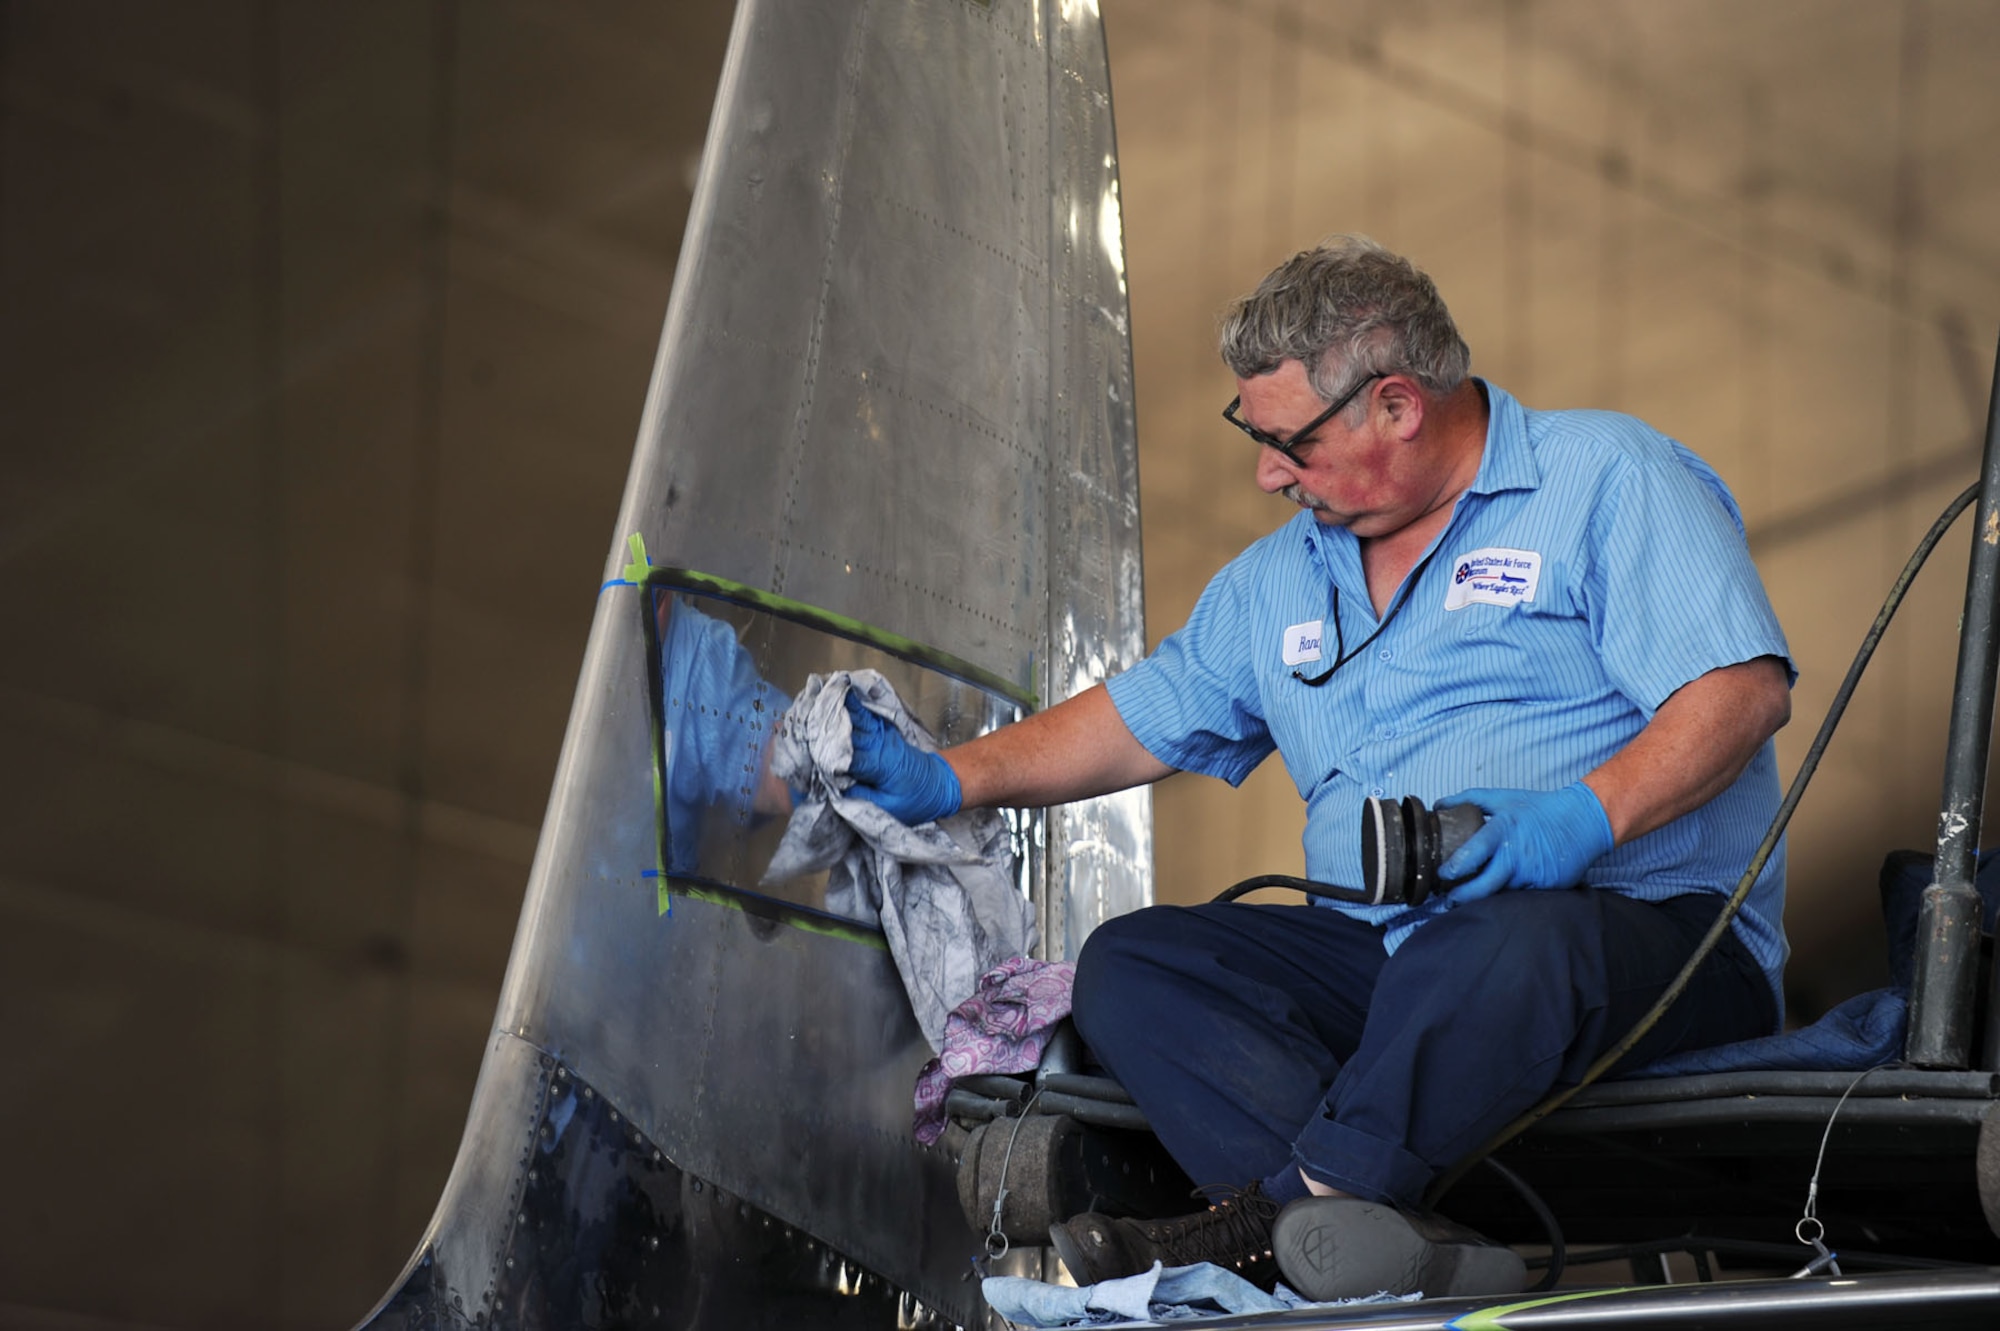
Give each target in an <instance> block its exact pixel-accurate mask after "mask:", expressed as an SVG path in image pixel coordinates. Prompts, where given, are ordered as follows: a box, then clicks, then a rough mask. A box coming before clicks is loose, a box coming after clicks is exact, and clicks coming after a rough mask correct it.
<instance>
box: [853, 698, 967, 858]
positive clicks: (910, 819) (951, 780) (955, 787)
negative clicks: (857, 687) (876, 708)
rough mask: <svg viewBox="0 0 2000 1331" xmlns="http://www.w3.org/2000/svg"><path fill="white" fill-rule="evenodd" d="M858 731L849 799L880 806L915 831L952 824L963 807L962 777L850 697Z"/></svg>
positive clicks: (855, 727) (855, 731) (942, 760)
mask: <svg viewBox="0 0 2000 1331" xmlns="http://www.w3.org/2000/svg"><path fill="white" fill-rule="evenodd" d="M846 701H847V715H848V719H849V720H850V721H852V722H853V725H854V757H853V760H852V761H851V762H849V763H848V766H847V774H848V775H849V776H851V777H853V778H854V784H853V785H851V786H849V787H848V789H847V793H848V794H850V795H852V796H854V797H855V798H857V799H864V800H867V801H868V802H869V803H870V804H873V805H876V806H878V807H879V808H881V809H882V810H883V811H884V812H886V813H888V814H889V815H890V816H891V817H893V818H894V819H896V821H897V822H900V823H903V824H905V825H907V826H911V827H914V826H916V825H917V824H919V823H930V822H936V821H937V820H938V819H940V818H948V817H950V816H951V815H952V814H954V813H957V812H958V811H959V809H960V808H961V807H963V806H964V803H965V796H964V793H963V792H962V791H961V790H960V788H959V784H958V773H956V772H954V771H953V770H952V768H951V764H950V763H948V762H946V761H945V760H944V759H943V758H941V757H939V756H938V755H937V754H935V753H925V752H923V751H922V750H921V749H919V748H917V747H916V746H915V745H913V744H911V743H910V742H909V741H908V740H906V739H904V738H903V736H902V733H901V732H900V731H898V730H897V729H896V727H895V726H893V725H891V724H890V723H889V722H887V721H885V720H883V719H882V718H881V717H879V716H877V715H876V714H875V713H873V712H871V711H869V710H868V709H867V708H866V707H865V706H863V705H862V704H861V703H860V702H859V701H858V700H856V698H855V697H854V695H853V694H851V693H850V694H849V695H847V699H846Z"/></svg>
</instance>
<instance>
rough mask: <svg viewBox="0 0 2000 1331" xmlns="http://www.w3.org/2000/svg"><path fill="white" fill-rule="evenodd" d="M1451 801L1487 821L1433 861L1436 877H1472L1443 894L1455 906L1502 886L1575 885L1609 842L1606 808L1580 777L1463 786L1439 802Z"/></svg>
mask: <svg viewBox="0 0 2000 1331" xmlns="http://www.w3.org/2000/svg"><path fill="white" fill-rule="evenodd" d="M1457 804H1471V805H1475V806H1476V807H1478V808H1479V809H1481V810H1483V811H1484V812H1485V814H1486V826H1484V827H1482V828H1480V829H1479V830H1478V831H1477V832H1474V833H1473V834H1472V839H1471V840H1469V841H1467V842H1466V843H1465V844H1464V845H1462V846H1460V847H1459V848H1458V853H1457V854H1455V855H1453V856H1452V857H1451V858H1450V859H1448V860H1446V861H1445V862H1444V863H1443V864H1441V865H1439V866H1438V877H1440V878H1445V879H1452V878H1462V877H1465V876H1466V875H1467V874H1471V875H1472V876H1471V877H1470V878H1469V879H1467V880H1466V881H1465V882H1463V883H1460V884H1458V885H1457V886H1455V887H1453V888H1452V889H1451V893H1450V896H1449V897H1448V898H1447V899H1448V900H1449V901H1451V902H1453V903H1455V904H1459V905H1463V904H1464V903H1466V902H1469V901H1479V900H1481V899H1483V898H1485V897H1490V896H1492V895H1493V894H1494V893H1495V892H1498V891H1500V890H1501V889H1502V888H1508V887H1575V886H1576V885H1577V884H1578V883H1580V882H1582V881H1583V874H1584V870H1586V869H1588V868H1589V867H1590V866H1591V865H1592V864H1593V863H1594V862H1595V861H1596V859H1597V857H1598V856H1600V855H1602V854H1603V853H1604V852H1605V851H1607V850H1610V849H1611V845H1612V842H1613V841H1614V840H1615V838H1614V837H1613V836H1612V834H1611V820H1610V819H1609V818H1608V817H1606V816H1605V813H1604V806H1603V805H1602V804H1600V803H1598V800H1597V795H1596V793H1595V792H1594V791H1592V790H1591V788H1590V787H1589V786H1586V785H1584V784H1583V782H1581V781H1576V782H1572V783H1571V784H1569V785H1567V786H1564V787H1563V788H1562V789H1561V790H1467V791H1463V792H1461V793H1459V794H1457V795H1452V796H1450V797H1448V798H1446V799H1441V800H1439V801H1438V802H1437V807H1438V808H1440V809H1448V808H1451V807H1452V806H1453V805H1457ZM1474 870H1478V872H1477V873H1474V872H1473V871H1474Z"/></svg>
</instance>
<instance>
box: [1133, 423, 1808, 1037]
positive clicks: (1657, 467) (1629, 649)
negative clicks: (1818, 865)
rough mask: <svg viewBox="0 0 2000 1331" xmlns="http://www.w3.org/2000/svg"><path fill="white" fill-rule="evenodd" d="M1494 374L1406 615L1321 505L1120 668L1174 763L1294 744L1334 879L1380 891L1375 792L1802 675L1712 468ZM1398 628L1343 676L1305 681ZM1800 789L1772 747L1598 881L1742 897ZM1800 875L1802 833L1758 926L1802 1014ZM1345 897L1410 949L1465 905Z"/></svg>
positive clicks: (1505, 765)
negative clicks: (1717, 685) (1473, 444)
mask: <svg viewBox="0 0 2000 1331" xmlns="http://www.w3.org/2000/svg"><path fill="white" fill-rule="evenodd" d="M1482 386H1483V387H1484V390H1485V393H1486V397H1487V401H1488V405H1489V408H1490V416H1489V423H1488V427H1487V435H1486V447H1485V452H1484V454H1483V456H1482V458H1481V461H1480V467H1479V472H1478V476H1477V478H1476V479H1475V480H1474V482H1473V484H1472V485H1471V487H1470V488H1469V489H1468V490H1467V491H1466V493H1465V494H1464V495H1463V496H1461V497H1460V499H1459V501H1458V504H1457V507H1456V509H1455V510H1454V512H1453V515H1452V517H1451V520H1450V522H1449V523H1448V524H1447V526H1446V527H1445V529H1444V530H1443V531H1442V532H1441V533H1440V534H1439V535H1438V537H1437V539H1436V540H1435V541H1434V542H1433V543H1432V545H1431V547H1430V548H1429V550H1428V551H1427V552H1426V553H1425V555H1424V556H1423V557H1422V558H1421V559H1420V560H1419V562H1418V563H1417V564H1416V565H1415V566H1414V567H1413V568H1412V570H1411V572H1410V573H1409V574H1408V575H1407V577H1406V578H1405V580H1404V585H1403V586H1402V587H1400V588H1399V589H1398V590H1397V592H1396V595H1395V597H1394V598H1392V600H1391V601H1390V603H1389V605H1390V607H1391V610H1390V616H1392V617H1385V619H1378V617H1377V615H1376V613H1375V610H1374V607H1373V604H1372V603H1371V601H1370V599H1369V595H1368V590H1367V584H1366V582H1365V580H1364V578H1363V575H1362V566H1361V550H1360V545H1359V542H1358V541H1357V540H1356V538H1355V537H1354V535H1353V534H1352V533H1351V532H1349V531H1347V530H1346V529H1345V528H1340V527H1334V526H1329V525H1327V524H1323V523H1320V522H1318V521H1317V520H1316V519H1315V518H1314V517H1313V515H1312V514H1311V513H1310V512H1304V511H1301V512H1300V513H1299V514H1298V515H1297V516H1296V517H1294V518H1293V519H1292V520H1291V521H1290V522H1288V523H1286V524H1285V525H1284V526H1283V527H1281V528H1279V529H1278V530H1277V531H1275V532H1273V533H1271V534H1270V535H1269V536H1266V537H1264V538H1263V539H1262V540H1260V541H1258V542H1256V543H1255V544H1254V545H1252V546H1251V547H1250V548H1249V549H1247V550H1245V551H1244V552H1243V553H1242V554H1241V555H1239V556H1237V557H1236V558H1235V559H1234V560H1232V561H1231V562H1230V563H1229V564H1228V565H1227V566H1225V567H1224V568H1223V569H1222V571H1221V572H1220V573H1218V574H1217V575H1216V576H1215V578H1214V579H1213V580H1212V581H1211V582H1210V583H1209V585H1208V587H1207V589H1206V590H1205V591H1204V592H1203V593H1202V596H1201V599H1200V600H1199V602H1197V604H1196V606H1195V609H1194V613H1193V614H1192V615H1191V616H1190V617H1189V619H1188V622H1187V625H1186V626H1185V627H1184V628H1182V629H1181V630H1179V631H1178V632H1176V633H1174V634H1172V635H1171V636H1169V637H1168V638H1167V639H1166V640H1165V641H1163V642H1162V643H1161V644H1160V645H1159V647H1158V648H1157V649H1156V650H1155V651H1154V652H1153V653H1152V654H1151V655H1150V656H1148V657H1147V658H1146V659H1145V660H1144V661H1141V662H1140V663H1139V664H1137V665H1136V666H1134V667H1133V668H1132V669H1131V670H1129V671H1126V672H1125V673H1124V674H1122V675H1119V676H1118V677H1116V678H1114V679H1113V680H1111V681H1110V691H1111V696H1112V700H1113V702H1114V703H1115V704H1116V705H1117V707H1118V711H1119V714H1120V716H1121V717H1123V719H1124V721H1125V723H1126V725H1127V726H1128V727H1130V729H1131V731H1132V733H1133V735H1134V736H1135V737H1137V738H1138V740H1139V741H1140V743H1142V744H1143V745H1145V747H1146V748H1147V750H1148V751H1150V752H1151V753H1152V754H1153V756H1155V757H1156V758H1158V759H1160V760H1161V761H1162V762H1164V763H1167V764H1168V765H1170V766H1173V767H1176V768H1180V769H1183V770H1186V771H1195V772H1204V773H1207V774H1208V775H1211V776H1218V777H1221V778H1222V779H1223V780H1225V781H1228V782H1230V783H1231V784H1232V785H1234V784H1237V783H1239V782H1241V781H1242V780H1243V778H1244V777H1246V776H1247V775H1249V773H1250V771H1251V770H1252V769H1253V768H1255V767H1256V766H1257V764H1258V763H1260V762H1261V761H1263V759H1264V758H1265V756H1266V755H1268V754H1269V753H1270V752H1271V751H1272V750H1273V749H1276V750H1277V751H1278V752H1279V753H1280V754H1281V755H1282V756H1283V758H1284V762H1285V766H1286V769H1287V770H1288V771H1289V773H1290V774H1291V777H1292V781H1293V783H1294V785H1296V786H1297V788H1298V792H1299V795H1300V796H1301V798H1303V799H1304V800H1305V802H1306V809H1307V817H1306V831H1305V857H1306V873H1307V875H1308V876H1309V877H1311V878H1314V879H1317V880H1319V881H1321V882H1329V883H1336V884H1341V885H1344V886H1359V885H1360V884H1361V881H1362V876H1361V850H1360V830H1359V829H1360V823H1361V815H1362V809H1363V805H1364V802H1365V801H1366V799H1367V797H1368V796H1370V795H1377V796H1384V797H1391V798H1394V797H1400V796H1403V795H1415V796H1417V797H1419V798H1420V799H1422V800H1424V801H1425V802H1426V803H1430V802H1434V801H1436V800H1438V799H1439V798H1442V797H1444V796H1447V795H1452V794H1456V793H1457V792H1459V791H1462V790H1465V789H1468V788H1470V787H1475V786H1490V787H1511V788H1518V789H1527V790H1554V789H1558V788H1560V787H1562V786H1566V785H1568V784H1569V783H1571V782H1573V781H1576V780H1578V779H1579V778H1581V777H1583V776H1584V775H1586V774H1587V773H1589V772H1590V771H1591V770H1593V769H1594V768H1596V767H1598V766H1600V765H1601V764H1602V763H1604V762H1605V761H1606V760H1607V759H1609V758H1610V757H1611V756H1612V755H1613V754H1615V753H1617V752H1618V751H1619V750H1620V749H1621V748H1623V747H1624V746H1625V745H1626V744H1627V743H1628V742H1630V740H1631V739H1632V738H1633V737H1634V736H1635V735H1637V734H1638V733H1639V731H1640V730H1642V729H1643V728H1644V727H1645V725H1646V723H1647V722H1648V721H1650V720H1651V719H1652V716H1653V713H1654V712H1655V711H1656V710H1658V708H1659V706H1660V704H1661V703H1663V702H1664V701H1666V699H1667V698H1668V697H1669V696H1670V695H1671V694H1672V693H1673V692H1674V691H1675V690H1676V689H1678V688H1680V687H1681V686H1682V685H1683V684H1686V683H1688V682H1689V681H1690V680H1693V679H1695V678H1697V677H1698V676H1700V675H1703V674H1705V673H1707V672H1708V671H1710V670H1714V669H1717V668H1719V667H1722V666H1727V665H1733V664H1736V663H1738V662H1742V661H1748V660H1752V659H1754V658H1756V657H1760V656H1775V657H1778V658H1780V659H1781V660H1784V661H1785V662H1786V666H1787V669H1788V671H1789V670H1790V669H1791V661H1790V654H1789V652H1788V650H1787V648H1786V644H1785V638H1784V634H1783V632H1782V631H1781V630H1780V629H1779V627H1778V621H1777V617H1776V615H1775V614H1774V613H1773V612H1772V610H1771V605H1770V601H1769V599H1768V598H1767V597H1766V596H1765V593H1764V588H1763V583H1762V581H1761V580H1760V579H1759V578H1758V576H1757V571H1756V568H1755V566H1754V565H1753V564H1752V563H1751V560H1750V554H1749V550H1748V547H1747V546H1746V544H1745V541H1744V530H1743V520H1742V515H1741V513H1740V512H1739V510H1738V509H1737V506H1736V502H1735V500H1734V498H1733V497H1731V495H1730V493H1729V490H1728V487H1727V486H1725V485H1724V484H1723V482H1722V480H1721V478H1720V477H1718V476H1717V475H1716V473H1715V472H1714V470H1713V469H1712V468H1710V467H1709V466H1708V464H1707V463H1705V462H1703V461H1702V460H1701V459H1700V458H1698V457H1696V456H1695V455H1694V454H1693V453H1692V452H1690V451H1689V450H1687V449H1686V448H1684V447H1682V446H1681V445H1680V444H1678V443H1676V442H1675V441H1674V440H1671V439H1669V438H1667V437H1666V436H1665V435H1663V434H1661V433H1659V432H1658V431H1656V430H1654V429H1652V428H1651V427H1649V426H1647V425H1646V424H1645V423H1643V422H1641V421H1639V420H1636V419H1634V418H1633V417H1630V416H1624V415H1619V414H1617V413H1613V412H1599V411H1551V412H1535V411H1529V410H1527V409H1526V408H1524V407H1523V406H1522V405H1521V404H1520V403H1519V402H1517V401H1515V400H1514V399H1513V398H1512V397H1511V396H1509V395H1508V394H1507V393H1505V392H1503V391H1502V390H1500V389H1498V388H1495V387H1493V386H1491V385H1482ZM1399 603H1400V608H1398V606H1399ZM1385 620H1386V627H1384V623H1385ZM1378 629H1380V630H1381V631H1380V633H1379V636H1376V637H1375V638H1374V640H1373V641H1372V642H1368V645H1367V647H1366V649H1365V650H1363V651H1361V652H1360V653H1359V654H1357V655H1355V656H1354V657H1353V658H1352V659H1351V660H1349V661H1348V662H1347V663H1346V664H1345V665H1344V666H1342V667H1341V668H1340V669H1339V670H1337V671H1336V672H1335V673H1334V674H1333V675H1332V677H1331V678H1330V679H1328V680H1327V681H1326V682H1325V683H1324V684H1323V685H1321V686H1319V687H1311V686H1308V685H1307V684H1306V683H1304V682H1303V681H1302V680H1301V679H1300V678H1298V677H1297V675H1304V676H1306V677H1308V678H1312V677H1317V676H1318V675H1319V674H1320V673H1322V672H1323V671H1325V670H1326V669H1327V668H1328V667H1329V666H1331V665H1332V664H1333V663H1334V661H1335V660H1336V659H1337V655H1338V654H1340V653H1342V652H1343V651H1347V652H1351V651H1353V649H1354V648H1355V647H1357V646H1358V645H1359V644H1361V643H1362V642H1364V641H1366V640H1367V639H1368V638H1369V636H1370V635H1371V634H1375V633H1376V632H1377V630H1378ZM1295 672H1296V674H1295ZM1778 802H1779V792H1778V777H1777V758H1776V753H1775V749H1774V746H1773V745H1771V744H1769V743H1766V744H1765V745H1764V746H1763V748H1762V749H1761V750H1760V751H1759V753H1758V754H1757V755H1756V757H1755V758H1753V759H1752V760H1751V762H1750V764H1749V766H1748V767H1747V768H1746V769H1745V770H1744V772H1743V774H1742V775H1741V776H1739V777H1738V778H1737V779H1736V781H1735V782H1734V783H1733V784H1731V785H1730V786H1729V788H1728V789H1726V790H1724V791H1723V792H1722V793H1721V794H1720V795H1718V796H1716V797H1715V798H1714V799H1713V800H1711V801H1709V802H1708V803H1707V804H1705V805H1703V806H1702V807H1701V808H1699V809H1696V810H1695V811H1693V812H1692V813H1689V814H1687V815H1685V816H1683V817H1681V818H1679V819H1676V820H1675V821H1673V822H1671V823H1669V824H1667V825H1666V826H1665V827H1661V828H1659V829H1657V830H1655V831H1653V832H1650V833H1648V834H1647V835H1645V836H1643V837H1639V838H1637V839H1635V840H1633V841H1630V842H1628V843H1626V844H1625V845H1622V846H1619V847H1617V848H1615V849H1614V850H1612V851H1611V852H1609V853H1608V854H1606V855H1604V856H1603V857H1602V858H1600V859H1599V860H1598V861H1597V862H1596V863H1595V864H1593V865H1592V866H1591V868H1590V871H1589V873H1588V875H1587V882H1588V883H1589V885H1591V886H1593V887H1601V888H1605V889H1607V890H1610V891H1615V892H1621V893H1624V894H1626V895H1629V896H1633V897H1638V898H1642V899H1646V900H1664V899H1666V898H1669V897H1674V896H1680V895H1684V894H1686V893H1690V892H1719V893H1722V894H1725V895H1726V894H1727V893H1729V892H1730V891H1732V890H1734V888H1735V885H1736V883H1737V881H1738V879H1739V878H1740V877H1741V875H1742V873H1743V870H1744V868H1745V867H1746V865H1747V864H1748V862H1749V859H1750V856H1751V855H1752V854H1753V853H1754V851H1755V849H1756V847H1757V844H1758V842H1759V841H1760V840H1761V838H1762V836H1763V834H1764V831H1765V829H1766V827H1767V826H1768V825H1769V822H1770V819H1771V817H1772V815H1773V814H1774V813H1775V812H1776V810H1777V807H1778ZM1784 882H1785V855H1784V847H1783V844H1782V842H1781V843H1780V845H1779V848H1778V850H1777V852H1776V853H1775V854H1774V855H1773V856H1772V857H1771V859H1770V861H1769V863H1768V864H1767V865H1766V866H1765V868H1764V871H1763V873H1762V874H1761V875H1760V876H1759V878H1758V881H1757V884H1756V886H1755V887H1754V888H1753V889H1752V892H1751V895H1750V897H1749V899H1748V901H1747V902H1746V903H1745V905H1744V909H1743V910H1742V911H1741V912H1740V913H1739V914H1738V916H1737V921H1736V926H1735V927H1736V930H1737V933H1738V935H1739V936H1740V937H1741V938H1742V939H1743V941H1744V942H1745V944H1746V945H1747V946H1748V947H1749V949H1750V951H1751V953H1752V955H1754V956H1755V957H1756V958H1757V960H1758V963H1759V964H1760V965H1761V966H1762V967H1763V968H1764V970H1765V973H1766V974H1767V976H1769V978H1770V980H1771V983H1772V986H1773V990H1774V992H1777V993H1778V994H1779V1010H1780V1011H1782V993H1781V991H1780V990H1779V988H1778V986H1779V977H1780V974H1781V972H1782V969H1783V966H1784V960H1785V955H1786V945H1785V940H1784V934H1783V929H1782V920H1783V915H1784ZM1334 908H1335V909H1339V910H1343V911H1346V912H1347V913H1349V914H1351V915H1354V916H1356V917H1358V918H1360V919H1363V920H1367V921H1369V922H1370V923H1373V924H1377V925H1380V926H1382V927H1383V929H1384V944H1385V946H1386V947H1388V949H1389V950H1390V951H1392V952H1393V951H1394V950H1395V948H1396V946H1397V945H1398V944H1399V943H1401V942H1402V940H1403V939H1404V938H1406V937H1408V936H1409V934H1410V932H1411V931H1412V930H1414V929H1415V928H1417V927H1418V926H1420V925H1421V924H1422V923H1423V922H1424V921H1425V920H1426V919H1428V918H1430V917H1431V916H1433V915H1434V914H1435V913H1436V912H1437V911H1439V910H1441V909H1443V908H1444V907H1443V903H1441V902H1436V901H1433V902H1429V903H1426V905H1425V907H1424V908H1422V909H1419V910H1410V909H1407V908H1405V907H1400V906H1374V907H1370V906H1354V905H1346V904H1341V905H1338V906H1335V907H1334Z"/></svg>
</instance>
